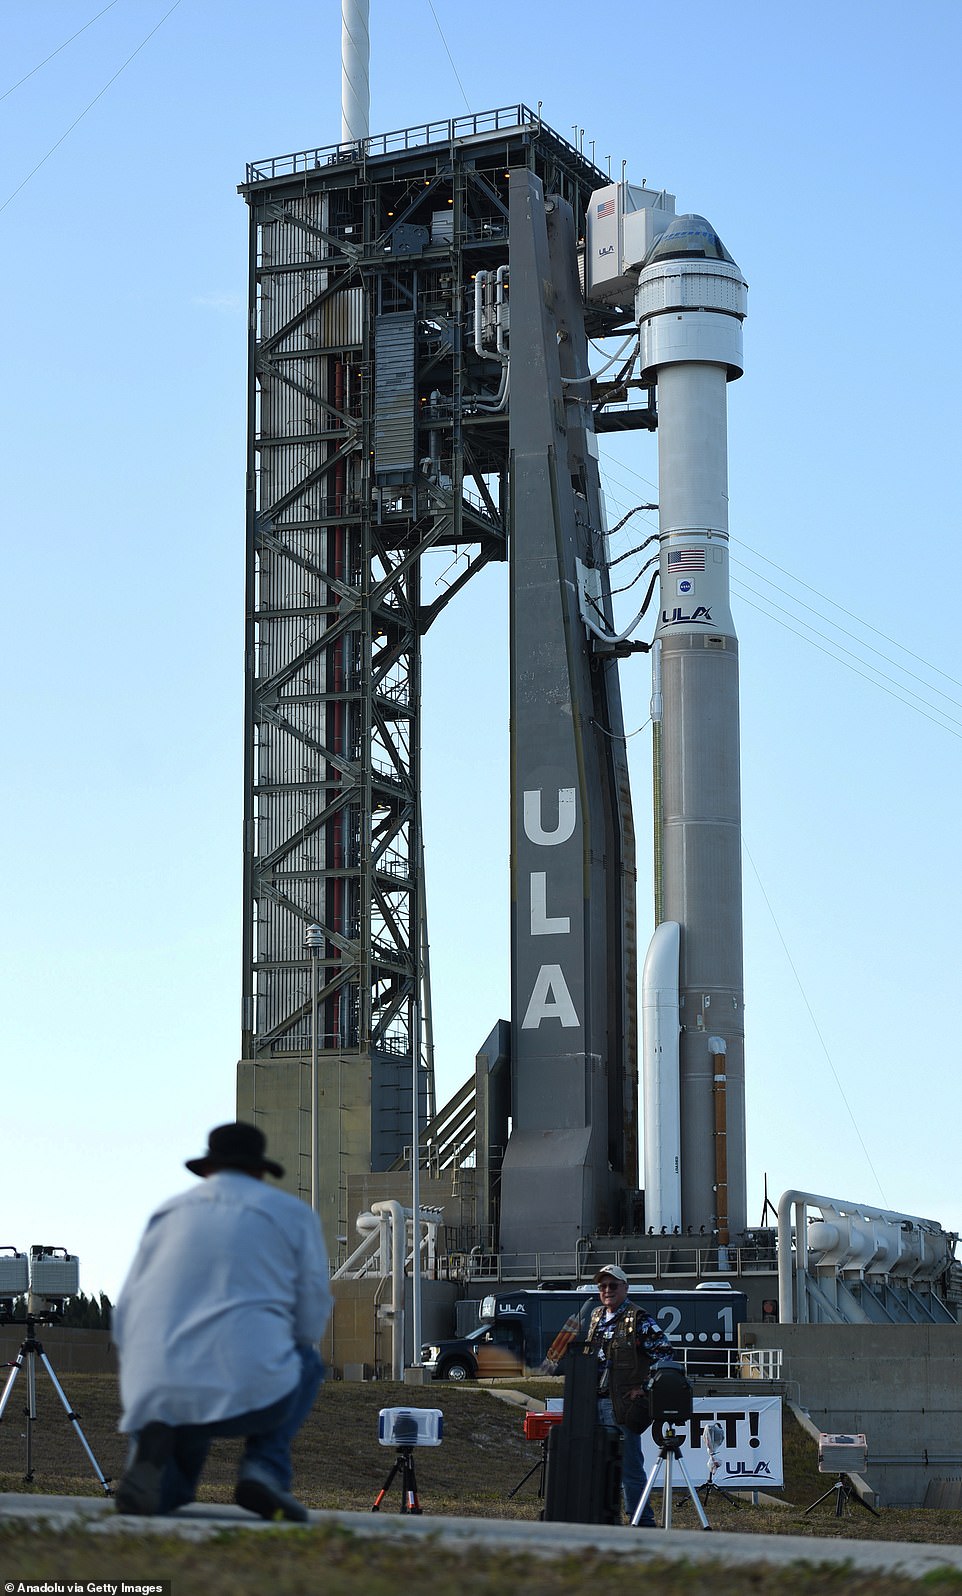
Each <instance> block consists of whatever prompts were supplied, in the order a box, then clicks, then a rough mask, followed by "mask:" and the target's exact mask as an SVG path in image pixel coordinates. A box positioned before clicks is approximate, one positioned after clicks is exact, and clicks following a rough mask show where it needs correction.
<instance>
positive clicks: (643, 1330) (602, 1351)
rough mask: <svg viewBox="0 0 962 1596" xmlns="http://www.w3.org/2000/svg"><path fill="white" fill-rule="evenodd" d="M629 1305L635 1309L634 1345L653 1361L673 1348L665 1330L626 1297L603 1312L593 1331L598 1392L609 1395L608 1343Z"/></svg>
mask: <svg viewBox="0 0 962 1596" xmlns="http://www.w3.org/2000/svg"><path fill="white" fill-rule="evenodd" d="M629 1308H634V1310H635V1347H636V1349H637V1351H639V1352H640V1353H642V1354H643V1355H644V1356H645V1357H646V1358H650V1359H651V1360H652V1362H653V1361H654V1360H655V1359H656V1358H670V1357H672V1356H673V1352H674V1349H673V1348H672V1344H671V1342H670V1341H669V1339H668V1337H667V1336H666V1334H665V1332H664V1330H663V1329H662V1328H661V1325H660V1324H659V1323H658V1322H657V1320H655V1319H653V1318H652V1317H651V1315H650V1314H647V1313H643V1312H642V1310H641V1309H640V1308H639V1307H638V1306H637V1304H636V1303H633V1302H632V1301H631V1300H630V1299H629V1298H627V1297H626V1298H625V1301H624V1302H623V1303H622V1304H621V1306H620V1308H616V1309H615V1310H614V1312H613V1313H606V1314H605V1315H604V1317H603V1318H602V1319H600V1320H599V1322H598V1325H597V1328H596V1330H595V1340H596V1342H597V1347H598V1363H599V1365H600V1368H599V1371H598V1395H599V1396H607V1395H608V1381H609V1369H608V1361H609V1358H610V1356H611V1344H612V1342H613V1340H614V1338H615V1335H616V1334H617V1332H618V1326H619V1325H620V1323H621V1321H622V1320H623V1319H624V1317H625V1314H626V1313H627V1312H628V1310H629Z"/></svg>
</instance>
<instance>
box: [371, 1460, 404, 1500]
mask: <svg viewBox="0 0 962 1596" xmlns="http://www.w3.org/2000/svg"><path fill="white" fill-rule="evenodd" d="M400 1467H401V1458H400V1456H398V1457H396V1458H395V1459H394V1463H393V1464H392V1467H391V1470H390V1473H389V1474H388V1477H387V1479H386V1480H385V1481H384V1484H383V1485H382V1486H381V1489H380V1490H379V1491H378V1493H377V1495H376V1497H375V1498H374V1506H373V1507H372V1508H371V1512H372V1513H379V1512H380V1511H381V1503H382V1502H383V1501H384V1498H385V1497H386V1496H387V1493H388V1491H389V1490H390V1489H391V1482H392V1481H393V1479H394V1476H395V1475H396V1474H397V1472H398V1469H399V1468H400Z"/></svg>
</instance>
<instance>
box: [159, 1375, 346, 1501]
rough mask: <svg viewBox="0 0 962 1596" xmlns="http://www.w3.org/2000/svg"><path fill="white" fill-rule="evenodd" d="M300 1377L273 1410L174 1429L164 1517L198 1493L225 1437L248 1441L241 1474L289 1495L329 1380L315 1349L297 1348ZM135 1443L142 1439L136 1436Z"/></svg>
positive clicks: (163, 1497)
mask: <svg viewBox="0 0 962 1596" xmlns="http://www.w3.org/2000/svg"><path fill="white" fill-rule="evenodd" d="M297 1351H298V1355H299V1357H300V1360H301V1377H300V1379H299V1380H298V1382H297V1384H296V1385H295V1386H294V1389H293V1390H292V1391H289V1392H288V1394H287V1396H285V1397H282V1398H281V1399H280V1401H279V1402H272V1403H271V1405H270V1407H266V1408H257V1409H254V1410H252V1411H250V1412H248V1413H238V1414H235V1415H234V1416H233V1417H231V1418H229V1419H217V1420H215V1421H214V1422H213V1423H212V1424H179V1425H176V1426H174V1444H173V1449H172V1452H171V1455H170V1458H169V1460H168V1462H167V1465H166V1467H165V1470H164V1478H163V1484H162V1486H161V1505H160V1508H159V1511H160V1512H161V1513H170V1512H171V1511H172V1510H173V1509H174V1508H175V1507H183V1506H184V1505H185V1504H186V1503H187V1502H192V1501H193V1500H194V1498H195V1496H196V1495H197V1483H198V1481H199V1479H200V1476H201V1472H202V1470H203V1467H204V1464H205V1463H206V1461H207V1454H208V1452H209V1451H210V1444H211V1442H212V1441H213V1440H215V1439H216V1438H217V1437H220V1436H237V1435H242V1436H244V1437H245V1446H244V1454H243V1457H242V1458H241V1461H240V1468H239V1470H238V1473H239V1475H240V1477H241V1478H242V1479H243V1477H244V1474H245V1472H250V1473H256V1474H258V1475H266V1476H268V1477H269V1479H270V1480H271V1481H272V1482H273V1483H274V1484H275V1485H278V1486H279V1487H280V1488H281V1490H283V1491H289V1490H290V1488H291V1480H292V1477H293V1470H292V1467H291V1445H292V1443H293V1440H294V1437H295V1435H296V1434H297V1432H298V1430H299V1429H300V1428H301V1425H302V1424H303V1423H304V1420H305V1419H306V1418H307V1415H308V1414H309V1413H310V1411H311V1408H312V1407H313V1406H314V1398H315V1397H316V1396H317V1393H318V1390H319V1388H320V1385H321V1381H322V1380H323V1378H324V1364H323V1362H322V1360H321V1357H320V1354H319V1353H318V1352H317V1351H316V1350H315V1348H314V1347H298V1349H297ZM132 1439H133V1442H134V1445H136V1440H137V1437H136V1436H134V1437H132Z"/></svg>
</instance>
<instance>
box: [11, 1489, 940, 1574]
mask: <svg viewBox="0 0 962 1596" xmlns="http://www.w3.org/2000/svg"><path fill="white" fill-rule="evenodd" d="M11 1520H14V1521H15V1520H21V1521H24V1522H27V1523H33V1524H35V1525H36V1527H37V1528H38V1529H40V1528H43V1530H45V1531H47V1532H57V1531H60V1530H65V1529H77V1528H80V1527H82V1526H84V1525H86V1527H87V1528H88V1529H89V1530H90V1532H91V1533H92V1534H97V1535H123V1534H138V1535H144V1534H151V1533H153V1532H155V1533H158V1534H161V1533H162V1534H165V1535H170V1534H176V1535H182V1536H184V1537H185V1538H186V1539H189V1540H203V1539H206V1538H207V1537H208V1536H211V1535H216V1534H219V1533H221V1532H222V1531H223V1530H225V1529H247V1530H254V1531H255V1532H257V1533H260V1534H264V1533H267V1534H277V1533H280V1534H283V1533H284V1531H285V1529H287V1528H289V1527H290V1526H287V1525H283V1524H266V1523H264V1522H263V1521H261V1520H260V1519H256V1518H254V1517H252V1515H251V1514H250V1513H245V1512H244V1511H243V1510H242V1509H241V1508H239V1507H234V1506H224V1507H215V1506H211V1505H208V1504H206V1503H199V1502H195V1503H194V1504H193V1505H192V1506H191V1507H188V1508H184V1509H182V1510H181V1512H179V1513H174V1514H172V1515H171V1516H170V1517H168V1518H125V1517H123V1516H121V1515H119V1514H118V1513H116V1512H115V1511H114V1506H113V1503H112V1502H110V1501H109V1500H107V1499H106V1498H104V1497H88V1496H19V1495H16V1494H14V1493H12V1492H11V1493H9V1494H6V1495H0V1522H3V1521H7V1522H10V1521H11ZM310 1522H311V1523H312V1524H316V1525H318V1526H319V1527H320V1526H330V1525H336V1526H337V1527H338V1528H340V1529H342V1530H345V1531H347V1532H348V1533H349V1534H352V1535H357V1536H374V1537H381V1538H390V1537H398V1536H410V1537H413V1538H420V1537H425V1536H427V1537H434V1538H437V1539H438V1540H441V1541H446V1540H449V1539H450V1540H451V1541H452V1542H454V1543H456V1545H457V1547H458V1548H459V1549H463V1548H464V1546H465V1545H467V1544H474V1545H478V1546H484V1547H486V1548H489V1549H491V1550H495V1549H498V1548H502V1549H504V1550H510V1551H512V1552H528V1553H531V1554H533V1555H535V1556H544V1557H550V1556H555V1555H557V1554H559V1553H565V1552H576V1551H579V1550H585V1549H588V1548H591V1549H594V1550H597V1551H600V1552H605V1553H607V1554H608V1555H611V1556H624V1557H626V1558H628V1559H630V1561H631V1562H632V1564H633V1565H635V1566H637V1564H638V1563H639V1562H644V1561H645V1560H646V1559H648V1558H651V1557H677V1558H685V1559H687V1560H689V1561H694V1560H701V1561H706V1560H710V1561H713V1562H722V1563H728V1564H732V1565H734V1566H742V1565H748V1564H753V1563H754V1564H758V1563H798V1562H803V1563H811V1564H835V1565H837V1564H839V1563H845V1564H848V1565H849V1566H850V1567H851V1568H853V1569H857V1570H861V1571H864V1572H869V1571H873V1570H874V1571H877V1572H879V1573H891V1574H903V1575H908V1576H910V1577H912V1578H915V1579H920V1578H921V1577H922V1576H923V1575H924V1574H928V1573H931V1572H932V1570H933V1569H936V1568H951V1569H955V1570H957V1571H958V1572H959V1573H960V1574H962V1546H927V1545H909V1544H902V1543H901V1542H897V1541H849V1540H841V1539H839V1540H834V1539H833V1540H831V1541H827V1540H826V1541H817V1540H811V1539H809V1538H807V1537H805V1536H799V1535H728V1534H720V1533H716V1532H714V1531H713V1532H712V1533H711V1534H708V1535H706V1534H705V1532H704V1531H703V1530H676V1529H672V1530H659V1529H656V1530H637V1531H634V1530H628V1529H620V1528H615V1527H610V1526H607V1525H587V1524H554V1523H553V1524H541V1523H519V1522H517V1521H514V1520H511V1519H482V1518H433V1517H431V1515H430V1514H427V1513H425V1514H424V1515H423V1516H422V1517H413V1516H406V1515H402V1514H399V1513H369V1514H367V1513H311V1515H310Z"/></svg>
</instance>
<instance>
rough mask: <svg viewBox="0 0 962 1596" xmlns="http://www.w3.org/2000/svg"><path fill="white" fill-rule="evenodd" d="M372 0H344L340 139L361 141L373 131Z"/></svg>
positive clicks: (342, 7) (342, 4) (343, 141)
mask: <svg viewBox="0 0 962 1596" xmlns="http://www.w3.org/2000/svg"><path fill="white" fill-rule="evenodd" d="M370 9H371V8H370V0H341V142H342V143H343V144H359V143H361V142H362V140H364V139H366V138H367V137H368V136H369V134H370V131H371V129H370V115H371V85H370V80H369V76H368V69H369V66H370V60H371V36H370V33H369V31H368V17H369V15H370Z"/></svg>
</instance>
